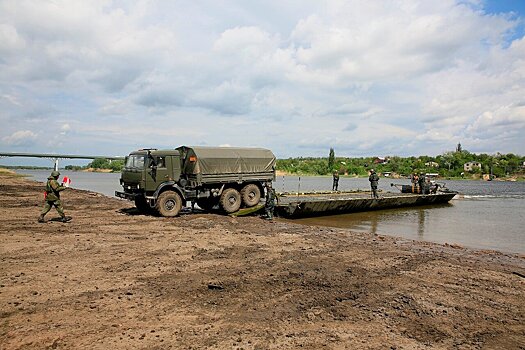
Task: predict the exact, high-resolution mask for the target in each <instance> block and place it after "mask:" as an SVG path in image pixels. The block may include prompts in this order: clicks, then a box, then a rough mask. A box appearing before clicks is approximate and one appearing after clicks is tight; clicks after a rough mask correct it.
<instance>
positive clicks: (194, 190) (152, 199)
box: [115, 146, 275, 217]
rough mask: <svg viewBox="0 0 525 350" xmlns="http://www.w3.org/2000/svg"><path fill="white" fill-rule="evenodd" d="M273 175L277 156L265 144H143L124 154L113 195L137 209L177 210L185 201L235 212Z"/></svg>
mask: <svg viewBox="0 0 525 350" xmlns="http://www.w3.org/2000/svg"><path fill="white" fill-rule="evenodd" d="M274 179H275V156H274V154H273V153H272V152H271V151H270V150H267V149H263V148H237V147H200V146H198V147H197V146H195V147H191V146H181V147H178V148H175V149H168V150H158V149H141V150H138V151H135V152H132V153H131V154H130V155H129V156H128V157H126V162H125V166H124V169H123V170H122V175H121V179H120V184H121V185H122V187H123V191H122V192H121V191H116V192H115V196H117V197H120V198H124V199H128V200H132V201H134V202H135V206H136V207H137V208H138V209H139V210H140V211H144V212H147V211H153V210H155V211H157V212H158V213H159V214H160V215H162V216H168V217H171V216H177V215H178V214H179V212H180V210H181V209H182V207H183V206H186V205H187V203H188V202H191V203H192V205H193V204H195V203H196V204H197V205H198V206H199V207H201V208H202V209H205V210H212V209H220V210H222V211H223V212H225V213H233V212H236V211H238V210H239V209H240V208H241V207H247V208H249V207H253V206H255V205H257V204H258V203H259V201H260V199H261V197H262V195H263V194H264V183H265V182H267V181H273V180H274Z"/></svg>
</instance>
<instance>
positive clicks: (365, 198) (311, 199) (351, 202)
mask: <svg viewBox="0 0 525 350" xmlns="http://www.w3.org/2000/svg"><path fill="white" fill-rule="evenodd" d="M456 194H457V192H451V191H449V192H438V193H436V194H425V195H423V194H412V193H393V192H381V193H380V198H377V199H374V198H371V192H370V191H354V192H311V193H282V194H280V195H279V199H278V203H277V205H276V208H275V209H276V212H277V214H278V215H279V216H283V217H290V218H296V217H307V216H322V215H333V214H344V213H352V212H360V211H369V210H380V209H391V208H403V207H411V206H420V205H431V204H443V203H447V202H448V201H450V200H451V199H452V198H453V197H454V196H455V195H456Z"/></svg>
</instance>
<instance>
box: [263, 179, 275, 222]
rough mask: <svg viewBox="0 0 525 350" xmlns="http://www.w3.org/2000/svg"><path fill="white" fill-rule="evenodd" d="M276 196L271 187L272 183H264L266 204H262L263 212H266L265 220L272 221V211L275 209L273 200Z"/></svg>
mask: <svg viewBox="0 0 525 350" xmlns="http://www.w3.org/2000/svg"><path fill="white" fill-rule="evenodd" d="M276 198H277V195H276V194H275V190H274V189H273V187H272V182H271V181H268V182H267V183H266V203H265V204H264V210H265V211H266V219H268V220H273V211H274V209H275V199H276Z"/></svg>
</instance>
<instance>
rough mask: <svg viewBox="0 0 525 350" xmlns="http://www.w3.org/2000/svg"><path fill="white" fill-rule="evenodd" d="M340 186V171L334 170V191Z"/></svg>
mask: <svg viewBox="0 0 525 350" xmlns="http://www.w3.org/2000/svg"><path fill="white" fill-rule="evenodd" d="M338 187H339V172H338V171H335V172H334V183H333V184H332V191H337V188H338Z"/></svg>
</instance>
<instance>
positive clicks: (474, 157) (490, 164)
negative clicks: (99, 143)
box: [65, 148, 525, 177]
mask: <svg viewBox="0 0 525 350" xmlns="http://www.w3.org/2000/svg"><path fill="white" fill-rule="evenodd" d="M468 162H477V163H480V164H481V166H480V167H476V166H474V167H473V168H472V169H471V170H470V171H468V172H466V171H465V170H464V164H465V163H468ZM524 162H525V157H524V156H519V155H516V154H513V153H507V154H501V153H497V154H493V155H490V154H484V153H483V154H475V153H470V152H469V151H467V150H458V151H455V152H445V153H443V154H441V155H438V156H435V157H432V156H419V157H399V156H391V157H385V158H384V159H379V158H377V157H358V158H349V157H336V156H335V151H334V149H333V148H330V152H329V154H328V157H297V158H288V159H277V164H276V170H278V171H283V172H286V173H289V174H296V175H329V174H332V173H333V172H334V171H336V170H337V171H338V172H339V173H340V174H346V175H349V176H367V175H368V171H369V170H370V169H372V168H373V169H374V170H376V171H377V172H378V173H383V174H384V173H386V172H390V173H393V174H399V175H401V176H408V175H410V174H411V173H414V172H417V173H437V174H439V175H440V176H442V177H469V176H470V175H476V174H477V175H481V174H492V175H493V176H494V177H507V176H515V175H521V176H523V173H524V166H523V165H524ZM123 167H124V160H113V161H109V160H107V159H104V158H97V159H94V160H93V161H92V162H91V163H89V164H88V165H86V166H75V165H67V166H66V167H65V168H66V169H68V170H85V169H89V168H91V169H96V170H98V169H110V170H112V171H114V172H120V171H121V170H122V168H123Z"/></svg>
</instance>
